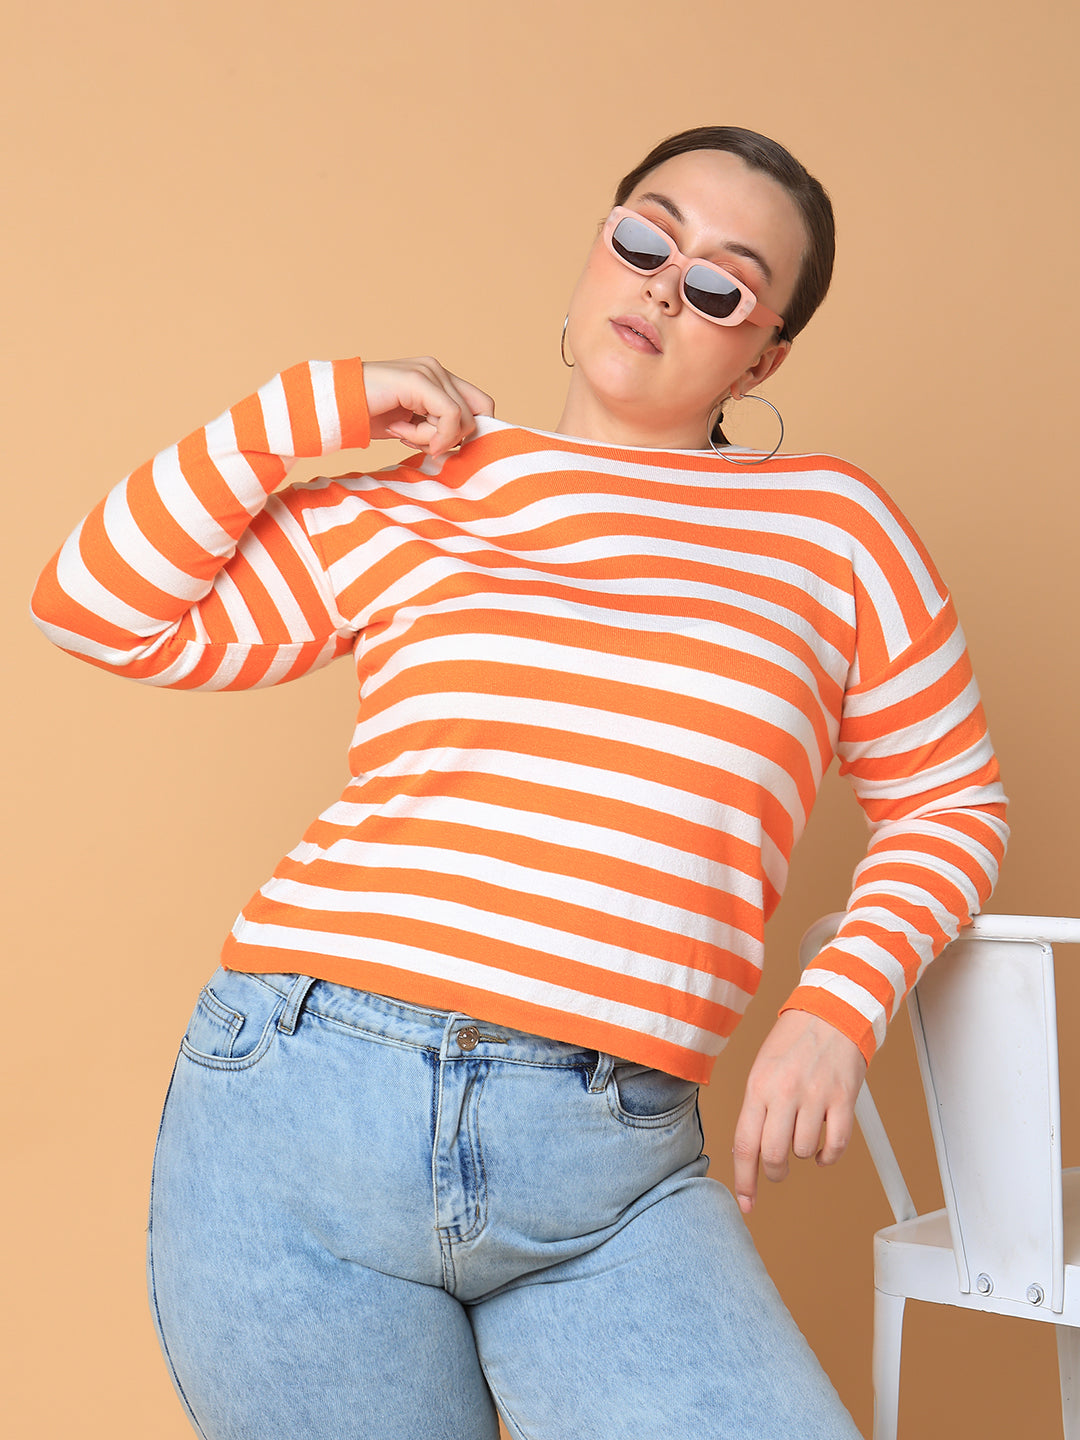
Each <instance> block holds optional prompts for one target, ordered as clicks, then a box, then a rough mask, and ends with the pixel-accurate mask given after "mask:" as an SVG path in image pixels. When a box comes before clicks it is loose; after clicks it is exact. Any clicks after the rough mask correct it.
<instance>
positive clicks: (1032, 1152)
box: [800, 915, 1080, 1440]
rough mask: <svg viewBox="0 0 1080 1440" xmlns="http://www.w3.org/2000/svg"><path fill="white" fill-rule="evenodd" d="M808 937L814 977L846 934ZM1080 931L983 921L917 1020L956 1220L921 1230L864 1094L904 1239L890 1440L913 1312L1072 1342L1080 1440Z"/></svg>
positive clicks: (1070, 1436) (912, 1007)
mask: <svg viewBox="0 0 1080 1440" xmlns="http://www.w3.org/2000/svg"><path fill="white" fill-rule="evenodd" d="M842 918H843V917H842V916H840V915H827V916H825V917H824V918H823V919H822V920H819V921H817V922H816V924H814V925H812V926H811V927H810V929H809V930H808V931H807V932H806V935H805V936H804V937H803V942H802V947H801V950H800V961H801V964H802V965H803V967H804V968H805V966H806V965H807V964H808V963H809V962H810V961H811V960H812V959H813V957H814V956H815V955H816V954H817V952H818V951H819V950H820V949H821V947H822V945H824V944H826V943H827V942H828V941H829V940H831V939H832V937H833V935H835V933H836V930H837V927H838V925H839V923H840V921H841V919H842ZM1076 942H1080V919H1078V920H1073V919H1057V918H1048V917H1042V916H1029V915H980V916H978V917H977V918H976V919H975V921H974V924H973V925H972V926H970V927H969V928H967V929H965V930H964V932H963V934H962V936H961V937H960V938H959V939H957V940H954V941H953V943H952V944H951V945H950V946H949V947H948V948H947V949H946V950H945V951H944V952H943V953H942V954H941V955H940V956H939V957H938V959H937V960H935V961H934V963H933V964H932V965H930V966H929V967H928V968H927V970H926V972H925V974H924V975H923V977H922V979H921V980H920V981H919V983H918V985H917V986H916V987H915V989H914V990H913V991H912V993H911V995H910V997H909V1000H908V1008H909V1013H910V1016H911V1025H912V1029H913V1031H914V1033H915V1047H916V1052H917V1054H918V1058H919V1069H920V1071H921V1073H922V1082H923V1089H924V1091H925V1094H926V1106H927V1112H928V1115H929V1118H930V1128H931V1130H932V1132H933V1136H934V1147H935V1149H936V1151H937V1161H938V1167H939V1170H940V1172H941V1185H942V1190H943V1192H944V1196H945V1208H944V1209H943V1210H935V1211H933V1212H932V1213H928V1214H925V1215H919V1214H918V1213H917V1212H916V1210H915V1206H914V1204H913V1203H912V1199H911V1196H910V1194H909V1193H908V1188H907V1185H906V1184H905V1182H904V1177H903V1175H902V1174H901V1173H900V1166H899V1164H898V1163H897V1160H896V1156H895V1155H894V1153H893V1149H892V1146H891V1145H890V1144H889V1140H888V1137H887V1135H886V1133H885V1128H884V1126H883V1124H882V1122H881V1118H880V1116H879V1115H878V1112H877V1108H876V1106H875V1105H874V1102H873V1100H872V1099H871V1096H870V1091H869V1090H868V1089H867V1088H866V1086H865V1085H864V1086H863V1087H862V1091H861V1093H860V1095H859V1099H858V1103H857V1105H856V1112H855V1113H856V1117H857V1119H858V1122H859V1127H860V1129H861V1130H862V1133H863V1136H864V1138H865V1140H866V1143H867V1146H868V1147H869V1150H870V1154H871V1156H872V1158H873V1161H874V1165H875V1167H876V1168H877V1172H878V1175H879V1177H880V1179H881V1182H882V1185H883V1186H884V1187H885V1193H886V1195H887V1196H888V1199H889V1203H890V1205H891V1206H892V1211H893V1215H894V1216H895V1217H896V1224H895V1225H890V1226H888V1227H887V1228H886V1229H884V1230H879V1231H878V1232H877V1234H876V1235H875V1236H874V1358H873V1378H874V1440H896V1426H897V1409H898V1404H899V1392H900V1346H901V1341H902V1336H903V1322H904V1303H905V1301H906V1300H908V1299H914V1300H931V1301H936V1302H937V1303H939V1304H945V1305H959V1306H961V1307H962V1308H964V1309H967V1310H981V1311H984V1312H987V1313H990V1314H997V1315H1015V1316H1019V1317H1021V1318H1023V1319H1026V1320H1036V1321H1042V1322H1043V1323H1044V1324H1051V1325H1055V1326H1056V1327H1057V1347H1058V1367H1059V1372H1060V1378H1061V1411H1062V1418H1063V1423H1064V1433H1065V1440H1080V1167H1077V1168H1075V1169H1070V1170H1066V1171H1064V1172H1063V1171H1062V1168H1061V1148H1060V1139H1061V1122H1060V1112H1059V1097H1058V1056H1057V1023H1056V1009H1055V1001H1054V961H1053V950H1052V946H1053V945H1054V944H1070V943H1076Z"/></svg>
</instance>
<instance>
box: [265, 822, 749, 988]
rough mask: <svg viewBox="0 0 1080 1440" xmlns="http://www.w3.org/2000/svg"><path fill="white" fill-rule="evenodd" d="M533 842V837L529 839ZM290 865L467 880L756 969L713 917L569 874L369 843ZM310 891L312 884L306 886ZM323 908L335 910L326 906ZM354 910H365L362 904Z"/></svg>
mask: <svg viewBox="0 0 1080 1440" xmlns="http://www.w3.org/2000/svg"><path fill="white" fill-rule="evenodd" d="M530 838H532V837H530ZM289 858H290V859H293V860H295V861H297V862H298V863H302V864H305V865H308V864H312V863H314V862H317V861H323V860H325V861H329V862H330V863H332V864H340V865H347V866H350V867H352V868H354V869H356V870H357V871H363V870H370V869H384V868H385V869H389V870H415V871H420V872H423V873H425V874H427V873H430V874H434V875H453V876H457V877H458V878H462V879H466V880H476V881H479V882H480V883H481V884H484V885H495V886H498V887H499V888H501V889H504V890H510V891H513V892H514V893H515V894H520V895H531V896H533V897H534V898H537V899H541V900H551V901H553V902H554V903H556V904H558V905H576V906H580V907H581V908H582V909H583V910H591V911H595V912H598V913H600V914H603V915H613V916H617V917H618V918H619V919H620V920H627V921H629V922H631V923H632V924H635V925H646V926H649V927H650V928H652V929H657V930H662V931H664V932H665V933H670V934H673V935H680V936H685V937H686V939H688V940H694V941H697V942H699V943H700V944H702V945H722V946H723V948H725V949H728V950H733V949H735V953H741V952H742V950H743V949H746V950H751V951H753V952H755V954H754V957H753V960H752V962H751V963H754V960H756V961H757V963H758V964H759V965H760V949H761V947H760V945H759V944H757V943H756V942H754V941H753V939H752V937H750V936H747V935H743V934H742V932H741V931H736V932H735V934H736V936H737V940H738V941H740V942H742V943H741V945H740V946H739V948H738V949H736V948H735V947H734V946H732V945H729V944H727V941H726V938H723V939H719V938H718V924H717V921H716V919H715V917H714V916H713V915H712V914H710V913H708V912H704V911H693V910H684V909H682V908H681V907H680V906H677V905H669V904H667V903H665V902H664V901H662V900H658V899H654V898H652V897H650V896H647V895H640V894H638V892H637V891H633V890H622V889H616V888H615V887H613V886H610V885H601V884H599V883H598V882H596V881H594V880H585V879H583V878H581V877H580V876H577V875H575V874H573V873H572V872H565V871H559V872H558V873H554V874H553V873H552V872H551V871H548V870H538V869H534V868H532V867H531V866H526V865H519V864H517V863H515V862H513V861H510V860H500V859H497V858H496V857H494V856H491V855H485V854H482V853H480V852H473V851H463V850H449V849H445V848H437V847H435V846H431V845H394V844H389V845H384V844H377V843H374V842H372V841H363V840H347V839H342V840H338V841H336V842H335V843H334V844H333V845H330V846H327V847H325V848H323V847H320V846H317V845H313V844H311V843H310V842H309V841H301V843H300V844H299V845H297V846H296V848H295V849H294V850H292V851H291V852H290V857H289ZM305 883H307V884H310V885H311V886H312V888H313V889H315V888H317V889H326V888H327V887H324V886H316V885H315V882H314V881H306V882H305ZM327 908H330V909H334V908H336V906H334V905H332V904H331V905H330V906H328V907H327ZM357 908H358V909H361V910H363V909H365V908H366V906H365V905H364V904H363V902H362V901H358V903H357Z"/></svg>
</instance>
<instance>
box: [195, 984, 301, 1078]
mask: <svg viewBox="0 0 1080 1440" xmlns="http://www.w3.org/2000/svg"><path fill="white" fill-rule="evenodd" d="M275 978H279V979H283V980H288V981H292V980H294V979H295V978H296V977H295V976H292V975H288V976H281V977H275ZM286 998H287V997H286V996H285V995H282V994H280V993H279V992H278V991H277V990H276V989H274V988H273V987H272V986H270V985H268V984H267V983H266V982H265V980H262V979H259V978H258V977H256V976H255V975H248V974H246V973H245V972H244V971H242V970H225V969H222V968H219V969H218V970H217V971H216V972H215V973H214V974H213V975H212V976H211V977H210V980H209V981H208V982H207V984H206V985H204V986H203V988H202V991H201V992H200V994H199V999H198V1002H197V1004H196V1006H195V1009H194V1012H193V1013H192V1016H191V1019H190V1021H189V1022H188V1027H187V1030H186V1031H185V1033H184V1038H183V1040H182V1041H181V1042H180V1051H181V1054H183V1055H185V1056H186V1057H187V1058H188V1059H189V1060H193V1061H194V1062H195V1063H196V1064H197V1065H206V1066H209V1067H210V1068H211V1069H213V1070H242V1069H244V1068H245V1067H247V1066H250V1065H255V1064H257V1062H258V1061H259V1060H261V1059H262V1058H263V1056H264V1055H265V1054H266V1052H267V1051H268V1050H269V1049H270V1046H271V1045H272V1044H273V1042H274V1036H275V1034H276V1028H277V1019H278V1016H279V1015H280V1014H281V1012H282V1010H283V1009H284V1007H285V1001H286Z"/></svg>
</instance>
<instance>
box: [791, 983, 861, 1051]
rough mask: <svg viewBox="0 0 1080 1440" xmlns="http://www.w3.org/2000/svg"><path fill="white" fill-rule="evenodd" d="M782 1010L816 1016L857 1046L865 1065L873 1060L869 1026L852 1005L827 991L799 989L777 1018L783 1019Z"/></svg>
mask: <svg viewBox="0 0 1080 1440" xmlns="http://www.w3.org/2000/svg"><path fill="white" fill-rule="evenodd" d="M786 1010H803V1011H805V1012H806V1014H808V1015H816V1016H817V1017H818V1019H819V1020H824V1021H826V1022H827V1024H829V1025H831V1026H832V1027H833V1029H834V1030H839V1031H840V1033H841V1035H846V1036H847V1038H848V1039H849V1040H850V1041H851V1042H852V1043H853V1044H855V1045H857V1046H858V1047H859V1049H860V1051H861V1052H862V1057H863V1059H864V1060H865V1061H866V1063H867V1065H869V1064H870V1061H871V1060H872V1059H873V1058H874V1055H875V1053H876V1051H877V1048H878V1039H877V1036H876V1035H875V1034H874V1027H873V1025H871V1023H870V1021H869V1020H867V1018H866V1016H865V1015H863V1014H861V1013H860V1012H859V1011H858V1010H856V1009H855V1007H854V1005H849V1004H848V1003H847V1001H846V1000H841V999H840V997H839V996H838V995H834V994H833V993H832V992H831V991H829V990H823V989H821V988H820V987H819V986H817V985H799V986H797V987H796V989H794V990H793V991H792V992H791V994H790V995H789V996H788V999H787V1000H786V1001H785V1003H784V1004H783V1005H782V1006H781V1007H780V1010H779V1014H781V1015H783V1014H784V1012H785V1011H786Z"/></svg>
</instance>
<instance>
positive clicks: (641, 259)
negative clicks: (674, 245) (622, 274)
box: [611, 217, 671, 270]
mask: <svg viewBox="0 0 1080 1440" xmlns="http://www.w3.org/2000/svg"><path fill="white" fill-rule="evenodd" d="M611 245H612V249H613V250H614V251H615V254H616V255H618V257H619V258H620V260H625V261H626V263H627V265H632V266H633V267H634V269H635V270H659V269H660V266H661V265H665V264H667V262H668V261H669V260H670V259H671V247H670V246H669V245H667V244H666V243H665V241H664V237H663V236H662V235H658V234H657V232H656V231H655V230H650V228H649V227H648V225H642V224H641V223H640V221H637V220H631V219H630V218H629V217H627V218H625V219H623V220H620V221H619V223H618V225H616V226H615V229H614V231H613V233H612V236H611Z"/></svg>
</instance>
